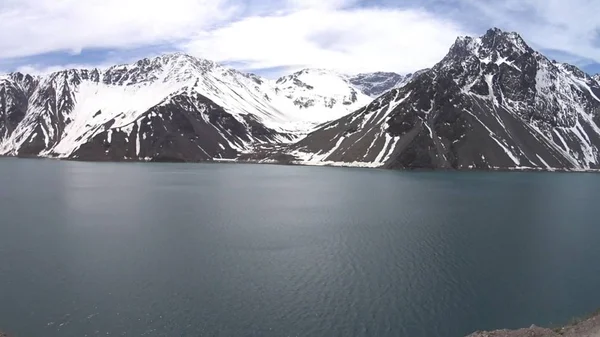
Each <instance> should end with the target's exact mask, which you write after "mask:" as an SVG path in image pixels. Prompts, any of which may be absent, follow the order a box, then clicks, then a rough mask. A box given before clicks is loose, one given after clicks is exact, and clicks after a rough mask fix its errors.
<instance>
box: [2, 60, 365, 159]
mask: <svg viewBox="0 0 600 337" xmlns="http://www.w3.org/2000/svg"><path fill="white" fill-rule="evenodd" d="M370 100H371V99H370V98H369V97H368V96H366V95H364V94H363V93H361V92H360V91H358V90H356V89H355V88H354V87H353V86H352V85H351V84H349V83H347V82H346V81H345V80H343V79H340V77H339V76H334V75H333V73H327V72H324V71H320V72H314V71H303V72H301V73H298V74H294V75H290V76H288V77H285V78H282V79H280V80H278V81H277V82H275V81H271V80H267V79H264V78H261V77H259V76H256V75H252V74H245V73H241V72H238V71H236V70H232V69H228V68H225V67H223V66H221V65H219V64H217V63H214V62H211V61H207V60H202V59H197V58H194V57H191V56H188V55H185V54H170V55H165V56H160V57H156V58H152V59H143V60H140V61H138V62H136V63H133V64H127V65H118V66H114V67H111V68H108V69H103V70H100V69H91V70H85V69H83V70H66V71H61V72H57V73H53V74H50V75H48V76H40V77H34V76H30V75H24V74H19V73H14V74H10V75H5V76H2V77H0V154H5V155H21V156H48V157H59V158H80V159H91V160H124V159H131V160H136V159H146V160H211V159H214V158H236V157H237V156H238V155H239V153H242V152H248V151H252V149H253V148H254V146H255V145H257V144H264V143H281V142H290V141H291V140H293V139H297V138H298V137H299V136H301V135H302V134H306V133H307V132H308V131H309V130H310V129H312V128H314V127H315V126H316V125H318V124H320V123H323V122H327V121H330V120H333V119H335V118H339V117H341V116H343V115H345V114H348V113H350V112H352V111H354V110H356V109H358V108H360V107H361V106H362V105H364V104H367V103H369V102H370Z"/></svg>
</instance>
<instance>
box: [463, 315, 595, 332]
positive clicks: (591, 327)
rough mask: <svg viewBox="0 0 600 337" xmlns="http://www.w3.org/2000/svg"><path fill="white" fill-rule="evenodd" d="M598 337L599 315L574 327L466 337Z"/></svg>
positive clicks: (531, 328)
mask: <svg viewBox="0 0 600 337" xmlns="http://www.w3.org/2000/svg"><path fill="white" fill-rule="evenodd" d="M561 336H562V337H600V314H596V315H595V316H593V317H591V318H588V319H586V320H584V321H581V322H579V323H577V324H575V325H570V326H566V327H563V328H557V329H554V330H552V329H547V328H540V327H536V326H531V327H530V328H528V329H520V330H498V331H492V332H476V333H474V334H472V335H469V336H468V337H561Z"/></svg>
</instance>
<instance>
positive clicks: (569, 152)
mask: <svg viewBox="0 0 600 337" xmlns="http://www.w3.org/2000/svg"><path fill="white" fill-rule="evenodd" d="M599 125H600V75H595V76H594V77H591V76H589V75H587V74H586V73H584V72H583V71H581V70H579V69H578V68H576V67H575V66H572V65H569V64H564V63H557V62H555V61H551V60H550V59H548V58H547V57H545V56H544V55H542V54H541V53H539V52H537V51H535V50H533V49H532V48H531V47H529V46H528V45H527V44H526V43H525V41H524V40H523V39H522V38H521V37H520V36H519V35H518V34H517V33H509V32H503V31H501V30H499V29H490V30H489V31H488V32H487V33H486V34H485V35H483V36H481V37H476V38H474V37H459V38H458V39H457V40H456V42H455V43H454V44H453V45H452V46H451V48H450V50H449V52H448V54H447V55H446V56H445V57H444V58H443V59H442V60H441V61H440V62H439V63H438V64H436V65H434V66H433V67H431V68H429V69H424V70H421V71H418V72H416V73H414V74H407V75H400V74H395V73H389V72H388V73H386V72H377V73H368V74H358V75H346V74H340V73H337V72H334V71H330V70H324V69H304V70H301V71H298V72H295V73H293V74H290V75H288V76H283V77H281V78H279V79H277V80H270V79H265V78H262V77H260V76H257V75H254V74H247V73H243V72H240V71H237V70H234V69H229V68H227V67H224V66H222V65H220V64H218V63H215V62H211V61H208V60H203V59H198V58H195V57H192V56H189V55H185V54H180V53H176V54H168V55H163V56H159V57H155V58H147V59H143V60H140V61H138V62H135V63H133V64H126V65H117V66H113V67H110V68H108V69H78V70H77V69H71V70H65V71H60V72H56V73H52V74H49V75H44V76H32V75H27V74H21V73H12V74H8V75H1V76H0V155H9V156H40V157H50V158H63V159H79V160H94V161H96V160H101V161H123V160H143V161H194V162H196V161H212V160H237V161H244V160H252V161H259V162H286V163H298V164H309V165H339V166H361V167H383V168H402V169H420V168H424V169H541V170H546V169H561V170H563V169H564V170H591V169H598V168H600V154H599V151H598V149H599V148H600V127H599Z"/></svg>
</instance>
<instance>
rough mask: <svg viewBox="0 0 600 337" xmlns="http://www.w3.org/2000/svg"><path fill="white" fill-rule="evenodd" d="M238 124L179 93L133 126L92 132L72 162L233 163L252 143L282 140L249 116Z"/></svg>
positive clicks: (198, 99)
mask: <svg viewBox="0 0 600 337" xmlns="http://www.w3.org/2000/svg"><path fill="white" fill-rule="evenodd" d="M245 122H246V123H247V124H242V123H241V122H240V121H238V120H237V119H236V118H235V117H233V116H232V115H231V114H229V113H227V112H226V111H225V110H223V108H222V107H220V106H218V105H216V104H215V103H214V102H212V101H211V100H210V99H208V98H206V97H204V96H202V95H200V94H198V93H195V94H192V95H190V94H187V93H182V94H179V95H176V96H173V97H172V98H170V99H169V100H168V101H165V102H163V103H162V104H160V105H158V106H156V107H154V108H152V109H150V110H148V111H147V112H145V113H144V114H143V115H142V116H141V117H140V118H139V119H137V120H136V121H135V122H133V123H131V124H129V125H124V126H123V127H120V128H116V129H108V130H106V131H104V132H101V133H98V134H97V135H96V136H95V137H94V138H93V139H92V140H91V141H89V142H87V143H85V144H84V145H82V146H81V147H80V148H79V149H78V150H77V151H76V152H74V153H73V155H72V158H74V159H81V160H94V161H121V160H137V159H144V160H148V161H169V162H198V161H211V160H213V158H216V159H218V158H223V159H235V158H236V157H237V156H238V154H239V151H240V149H244V147H245V146H246V145H247V144H250V143H252V141H253V140H254V139H259V140H261V141H264V142H275V141H276V140H277V138H278V137H286V135H282V134H279V133H278V132H276V131H274V130H271V129H269V128H266V127H265V126H263V125H262V124H261V123H259V122H258V121H256V120H255V119H253V118H252V117H250V116H247V118H246V120H245Z"/></svg>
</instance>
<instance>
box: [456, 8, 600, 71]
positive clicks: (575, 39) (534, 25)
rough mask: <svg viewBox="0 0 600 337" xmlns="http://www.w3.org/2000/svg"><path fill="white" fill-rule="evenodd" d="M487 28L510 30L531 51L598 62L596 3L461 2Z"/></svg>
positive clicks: (599, 43)
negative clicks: (482, 19) (483, 20)
mask: <svg viewBox="0 0 600 337" xmlns="http://www.w3.org/2000/svg"><path fill="white" fill-rule="evenodd" d="M463 1H465V2H466V3H468V4H470V5H471V6H473V8H475V9H476V10H477V11H479V12H480V13H481V14H482V15H484V16H485V17H486V18H487V21H488V22H490V24H494V25H497V26H500V27H502V28H504V29H507V30H514V31H518V32H519V33H521V35H522V36H523V37H524V38H525V39H527V40H528V41H530V42H531V43H532V44H533V45H534V47H537V48H544V49H554V50H559V51H562V52H564V53H570V54H574V55H577V56H579V57H581V58H584V59H594V60H595V61H597V62H600V20H598V13H600V1H598V0H570V1H565V0H503V1H480V0H463Z"/></svg>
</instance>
